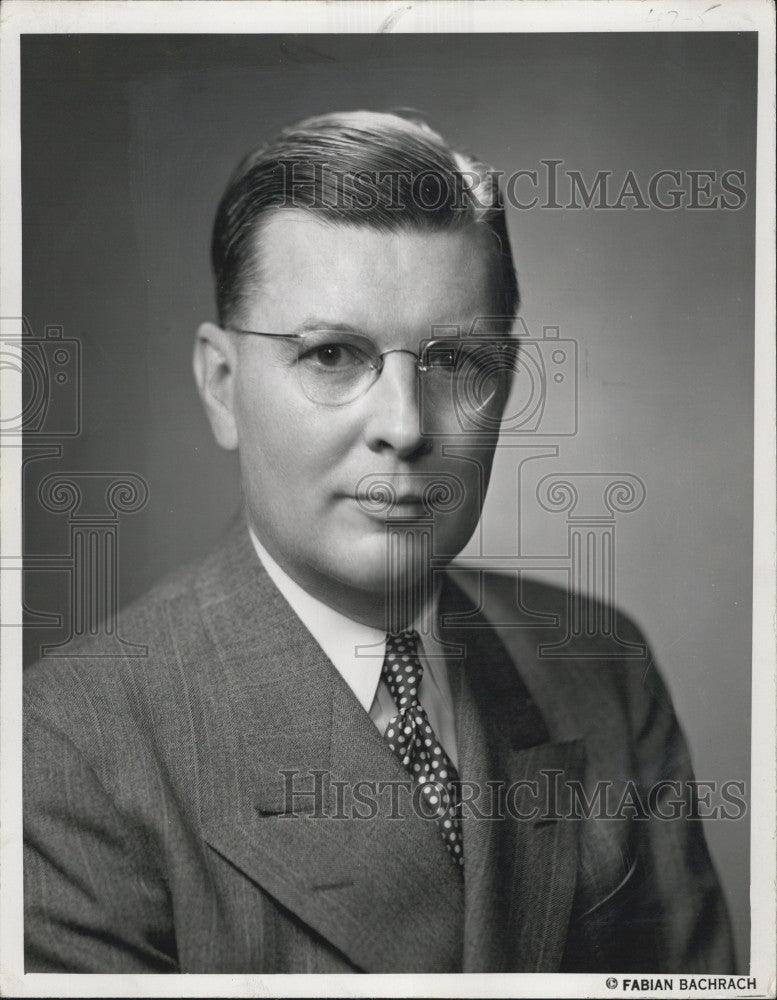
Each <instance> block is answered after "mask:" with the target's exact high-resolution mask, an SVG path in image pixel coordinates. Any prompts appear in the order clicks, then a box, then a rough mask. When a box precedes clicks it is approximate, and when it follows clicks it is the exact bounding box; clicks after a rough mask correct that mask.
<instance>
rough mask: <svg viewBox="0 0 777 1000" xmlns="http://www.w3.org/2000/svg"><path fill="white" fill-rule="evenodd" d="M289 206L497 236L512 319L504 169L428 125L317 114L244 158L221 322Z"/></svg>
mask: <svg viewBox="0 0 777 1000" xmlns="http://www.w3.org/2000/svg"><path fill="white" fill-rule="evenodd" d="M283 209H301V210H302V211H306V212H310V213H313V214H315V215H317V216H319V217H320V218H321V219H322V220H324V221H327V222H330V223H332V224H335V225H349V226H365V227H368V228H371V229H375V230H378V231H382V232H396V231H401V230H422V231H423V230H428V231H438V232H439V231H445V230H452V229H463V228H466V227H468V226H478V227H483V228H484V229H486V230H488V231H490V233H491V234H492V235H493V237H494V252H495V263H496V265H497V269H498V272H499V274H498V277H499V279H500V280H499V282H498V285H499V287H500V289H501V294H500V296H499V305H498V308H499V310H500V312H501V314H502V315H503V316H504V317H505V318H507V319H509V320H510V321H512V319H514V318H515V315H516V313H517V311H518V305H519V295H518V282H517V278H516V275H515V267H514V264H513V256H512V250H511V247H510V240H509V236H508V233H507V222H506V218H505V211H504V205H503V202H502V197H501V192H500V189H499V181H498V175H497V174H496V172H495V171H493V170H492V169H491V168H489V167H487V166H486V165H485V164H484V163H481V162H480V161H478V160H475V159H473V158H471V157H468V156H465V155H464V154H462V153H457V152H455V151H453V150H451V149H450V148H449V147H448V146H447V144H446V143H445V141H444V140H443V138H442V137H441V136H440V135H438V134H437V133H436V132H434V131H433V130H432V129H431V128H429V126H428V125H426V124H425V123H424V122H421V121H417V120H411V119H407V118H402V117H400V116H399V115H395V114H388V113H380V112H371V111H351V112H338V113H332V114H327V115H321V116H318V117H315V118H308V119H306V120H304V121H302V122H299V123H298V124H295V125H291V126H289V127H288V128H285V129H284V130H283V131H282V132H280V133H279V135H278V136H277V137H276V138H274V139H272V140H271V141H270V142H268V143H266V144H264V145H262V146H260V147H258V148H257V149H255V150H254V151H252V152H251V153H249V154H248V155H247V156H246V157H245V158H244V159H243V161H242V162H241V163H240V164H239V166H238V167H237V169H236V170H235V172H234V174H233V175H232V177H231V178H230V181H229V183H228V185H227V188H226V191H225V192H224V195H223V196H222V198H221V201H220V203H219V206H218V209H217V212H216V219H215V223H214V227H213V240H212V244H211V262H212V266H213V273H214V277H215V281H216V304H217V310H218V317H219V322H220V324H221V325H222V326H226V325H229V323H230V322H235V321H236V317H238V316H239V315H240V313H241V311H242V305H243V303H244V301H245V300H246V299H247V298H248V297H249V295H250V294H251V293H252V291H253V289H254V288H255V285H256V282H257V280H258V279H259V277H260V268H261V260H260V259H259V257H260V249H259V241H258V235H259V231H260V227H261V223H262V222H263V221H264V220H265V219H266V218H267V217H268V216H269V215H270V214H275V213H276V212H278V211H282V210H283Z"/></svg>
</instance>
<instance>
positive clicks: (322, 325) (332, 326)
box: [294, 316, 364, 334]
mask: <svg viewBox="0 0 777 1000" xmlns="http://www.w3.org/2000/svg"><path fill="white" fill-rule="evenodd" d="M315 330H331V331H332V332H333V333H361V334H363V333H364V331H363V330H362V329H361V328H359V327H355V326H352V325H351V324H350V323H342V322H338V321H336V320H328V319H321V318H320V317H313V316H311V317H309V318H308V319H306V320H304V321H303V322H302V323H300V324H299V325H298V326H296V327H295V328H294V333H311V332H313V331H315Z"/></svg>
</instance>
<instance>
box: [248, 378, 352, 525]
mask: <svg viewBox="0 0 777 1000" xmlns="http://www.w3.org/2000/svg"><path fill="white" fill-rule="evenodd" d="M266 382H267V380H266V379H264V378H262V376H261V375H255V376H254V377H252V378H249V377H247V378H245V379H244V380H243V381H242V382H241V383H239V385H238V391H237V395H236V400H235V415H236V421H237V426H238V438H239V448H240V460H241V464H242V466H243V477H244V481H245V482H246V483H250V484H252V485H254V486H255V487H258V488H261V489H262V491H263V493H264V494H265V496H270V495H274V494H278V493H284V494H285V495H286V496H287V498H288V501H289V503H290V505H292V506H293V505H297V504H298V503H299V501H300V500H303V499H304V497H305V496H308V497H309V498H310V499H313V497H314V495H315V491H316V486H317V484H319V483H321V481H322V480H323V479H324V478H325V477H326V476H327V475H328V474H329V473H330V472H331V471H332V470H333V469H334V467H335V466H336V463H337V461H338V459H339V458H340V457H342V456H343V455H344V454H346V453H347V452H348V450H349V447H350V443H351V441H352V436H351V435H350V434H349V432H348V429H347V428H345V427H343V426H341V424H342V421H338V420H337V419H336V416H333V414H332V413H331V412H330V411H321V410H319V409H317V408H315V407H314V406H312V404H310V402H309V401H308V400H307V399H305V398H304V397H302V396H301V394H300V393H299V392H298V391H297V389H296V385H295V386H286V385H278V384H277V383H273V384H266Z"/></svg>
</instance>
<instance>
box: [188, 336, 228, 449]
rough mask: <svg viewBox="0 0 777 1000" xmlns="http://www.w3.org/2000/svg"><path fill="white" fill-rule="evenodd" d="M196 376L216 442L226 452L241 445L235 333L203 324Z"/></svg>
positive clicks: (198, 338) (195, 359) (195, 361)
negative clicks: (236, 389)
mask: <svg viewBox="0 0 777 1000" xmlns="http://www.w3.org/2000/svg"><path fill="white" fill-rule="evenodd" d="M192 362H193V366H194V378H195V380H196V382H197V389H198V390H199V393H200V399H201V400H202V405H203V406H204V407H205V412H206V413H207V415H208V420H209V421H210V426H211V430H212V431H213V436H214V437H215V439H216V441H217V442H218V443H219V444H220V445H221V447H222V448H225V449H226V450H227V451H234V450H235V449H236V448H237V446H238V434H237V424H236V422H235V378H236V374H237V350H236V347H235V343H234V340H233V338H232V336H231V335H230V334H229V333H228V332H227V331H226V330H222V329H221V327H219V326H216V324H215V323H203V324H202V325H201V326H200V327H199V329H198V330H197V335H196V337H195V339H194V356H193V358H192Z"/></svg>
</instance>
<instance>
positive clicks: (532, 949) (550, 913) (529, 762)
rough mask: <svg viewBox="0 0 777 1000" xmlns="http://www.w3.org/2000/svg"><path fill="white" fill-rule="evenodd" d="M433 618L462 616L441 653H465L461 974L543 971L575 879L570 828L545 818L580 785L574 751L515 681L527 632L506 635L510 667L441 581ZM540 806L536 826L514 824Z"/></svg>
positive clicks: (486, 628) (560, 942) (477, 619)
mask: <svg viewBox="0 0 777 1000" xmlns="http://www.w3.org/2000/svg"><path fill="white" fill-rule="evenodd" d="M441 611H442V613H443V623H444V622H445V618H446V617H450V616H453V617H454V618H461V617H463V616H465V615H466V616H467V627H466V628H462V627H457V626H456V625H453V626H449V627H448V628H443V630H442V635H443V637H444V639H445V640H446V641H448V642H452V643H454V644H457V645H460V646H462V647H464V649H465V656H464V659H463V661H461V664H460V667H459V669H458V675H459V676H458V717H457V733H458V743H459V764H460V767H459V771H460V777H461V779H462V782H463V787H462V792H463V796H464V797H465V798H466V797H467V796H473V798H472V802H471V804H469V805H465V807H464V820H463V829H464V858H465V931H464V937H465V944H464V961H463V968H464V971H465V972H485V971H489V972H495V971H505V972H508V971H524V972H542V971H552V970H554V969H557V968H558V967H559V964H560V961H561V957H562V953H563V948H564V942H565V940H566V931H567V925H568V921H569V913H570V909H571V904H572V896H573V893H574V887H575V876H576V867H577V824H576V823H574V822H573V821H569V820H563V819H557V818H555V817H556V816H562V815H564V814H565V812H566V810H567V808H568V805H567V804H566V799H567V796H568V789H567V785H566V782H567V781H568V780H569V779H572V778H580V777H581V776H582V767H583V763H584V753H583V747H582V745H581V744H580V743H579V742H578V741H574V740H573V741H564V742H553V741H551V739H550V736H549V733H548V730H547V727H546V725H545V722H544V720H543V718H542V715H541V714H540V712H539V709H538V708H537V706H536V705H535V704H534V702H533V700H532V698H531V696H530V694H529V692H528V690H527V689H526V687H525V685H524V684H523V682H522V680H521V678H520V675H519V673H518V671H517V670H516V665H518V667H519V668H520V666H521V664H529V661H530V660H531V659H536V648H535V646H534V645H533V644H532V643H531V642H530V641H528V640H527V638H526V633H525V630H517V629H516V630H511V632H512V634H511V636H510V639H511V646H512V656H511V655H510V654H508V652H507V649H506V648H505V645H504V644H503V642H502V641H501V640H500V638H499V636H498V635H497V633H496V632H495V631H494V629H493V627H492V626H491V625H490V624H489V623H488V621H487V620H486V619H485V618H484V617H483V616H482V614H480V613H479V612H475V611H474V608H473V605H472V603H471V602H470V601H469V600H468V599H467V598H466V597H465V596H464V594H463V593H462V592H461V591H460V590H459V589H458V588H457V587H456V586H455V585H454V584H453V583H452V581H450V579H449V580H447V581H446V586H445V588H444V591H443V595H442V598H441ZM454 671H455V668H454ZM489 782H491V785H489ZM495 782H498V783H499V785H501V787H502V789H503V790H506V789H510V788H511V787H512V788H513V789H514V790H515V789H524V790H527V791H530V792H531V794H530V796H529V799H525V798H519V797H517V796H516V795H515V794H514V793H508V794H507V798H506V799H505V797H504V796H503V795H502V796H501V799H500V797H499V795H498V793H497V792H496V790H495V789H496V785H495ZM519 783H525V784H519ZM549 783H550V785H551V789H552V792H555V793H556V795H557V805H556V807H555V808H554V809H550V810H549V809H544V808H543V804H544V803H545V801H547V798H548V796H547V794H546V793H547V788H548V784H549ZM535 788H536V789H537V793H538V795H534V794H533V790H534V789H535ZM489 789H491V790H492V791H490V792H489V791H488V790H489ZM538 803H539V805H540V812H539V813H538V815H536V816H534V817H533V818H529V819H520V818H518V813H519V811H520V812H521V813H523V814H526V815H527V816H530V815H531V811H532V807H533V806H535V805H537V804H538ZM500 815H502V816H504V819H501V818H498V817H499V816H500ZM489 817H491V818H489Z"/></svg>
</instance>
